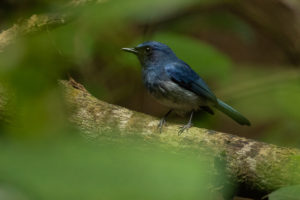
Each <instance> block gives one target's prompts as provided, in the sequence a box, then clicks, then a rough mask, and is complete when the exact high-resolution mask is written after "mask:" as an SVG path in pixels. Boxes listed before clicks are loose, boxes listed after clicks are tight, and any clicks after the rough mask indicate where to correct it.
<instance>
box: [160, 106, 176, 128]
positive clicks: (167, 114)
mask: <svg viewBox="0 0 300 200" xmlns="http://www.w3.org/2000/svg"><path fill="white" fill-rule="evenodd" d="M172 111H173V110H172V109H171V110H169V111H168V112H167V113H166V114H165V115H164V116H163V118H162V119H161V120H160V121H159V124H158V126H157V128H158V129H159V132H160V133H161V131H162V127H163V126H164V124H165V123H166V119H167V117H168V116H169V115H170V114H171V112H172Z"/></svg>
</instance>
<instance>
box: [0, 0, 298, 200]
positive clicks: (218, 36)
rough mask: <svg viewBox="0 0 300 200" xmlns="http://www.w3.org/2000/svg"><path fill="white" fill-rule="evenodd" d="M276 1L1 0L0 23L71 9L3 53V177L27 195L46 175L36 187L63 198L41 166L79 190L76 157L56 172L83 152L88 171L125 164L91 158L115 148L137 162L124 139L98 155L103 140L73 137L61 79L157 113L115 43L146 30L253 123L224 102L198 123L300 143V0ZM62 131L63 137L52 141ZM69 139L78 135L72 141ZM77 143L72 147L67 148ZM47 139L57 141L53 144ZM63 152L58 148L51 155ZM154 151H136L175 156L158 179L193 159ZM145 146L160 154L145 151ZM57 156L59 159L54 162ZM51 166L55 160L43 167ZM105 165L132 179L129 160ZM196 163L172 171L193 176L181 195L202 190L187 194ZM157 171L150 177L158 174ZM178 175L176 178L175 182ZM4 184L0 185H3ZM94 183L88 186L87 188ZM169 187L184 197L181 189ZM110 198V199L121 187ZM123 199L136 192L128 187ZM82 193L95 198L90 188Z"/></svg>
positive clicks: (129, 41)
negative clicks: (223, 108) (231, 113)
mask: <svg viewBox="0 0 300 200" xmlns="http://www.w3.org/2000/svg"><path fill="white" fill-rule="evenodd" d="M283 2H284V1H280V0H273V1H271V0H270V1H265V2H261V1H259V0H254V1H252V2H246V1H222V0H214V1H211V0H210V1H208V0H197V1H196V0H175V1H174V0H152V1H146V0H143V1H140V0H126V1H124V0H103V1H98V3H97V4H93V3H91V5H89V4H88V3H87V4H86V5H85V6H80V7H77V8H74V9H72V8H70V7H68V6H66V4H68V3H69V2H68V1H47V0H23V1H16V0H2V1H0V29H1V30H6V29H8V28H10V27H12V26H13V24H15V23H23V22H24V21H26V20H27V19H28V18H29V17H31V16H32V15H33V14H45V13H46V14H51V15H57V16H58V17H59V16H61V15H62V14H65V13H72V19H71V20H70V21H68V23H66V25H63V26H57V27H46V28H45V30H43V31H41V32H38V33H34V34H31V35H29V36H25V37H20V38H19V39H18V40H17V41H16V42H14V43H13V44H12V45H10V46H9V47H7V48H6V49H5V51H3V52H2V53H1V54H0V82H1V88H0V94H1V96H2V97H3V98H8V99H9V100H8V101H7V104H6V106H5V107H6V108H7V110H8V111H7V113H9V114H5V117H4V118H2V120H1V123H0V131H1V133H0V134H1V137H2V138H3V141H4V142H3V144H2V146H3V147H1V148H3V149H2V150H1V153H0V154H3V155H1V159H2V163H1V167H0V173H2V175H1V177H2V178H0V181H1V180H5V181H3V184H4V183H5V184H4V185H6V183H7V181H8V180H9V181H8V182H10V181H11V182H13V183H15V182H18V183H19V182H21V183H20V188H23V186H24V185H26V186H24V187H25V188H26V189H25V191H27V192H28V193H30V194H31V193H34V192H33V189H32V188H35V189H36V188H39V186H41V185H40V184H39V183H40V182H42V181H43V178H42V177H44V176H45V180H47V181H46V182H47V184H46V185H43V184H42V186H41V187H40V188H39V191H41V192H40V193H39V195H45V196H47V197H48V199H58V198H59V197H60V198H61V196H60V195H58V196H55V195H54V196H51V195H50V194H52V195H53V194H55V192H53V190H50V191H48V190H47V188H48V189H49V188H52V189H53V188H55V187H57V186H58V185H57V182H56V181H55V179H51V177H52V175H49V174H51V172H53V173H54V174H55V177H65V178H62V182H61V186H59V187H60V188H64V187H66V185H68V184H71V185H69V187H71V188H72V191H76V190H78V188H79V187H81V186H80V184H77V185H76V184H75V183H74V185H72V184H73V181H70V180H72V177H73V176H72V174H77V173H80V166H79V167H78V168H76V169H75V170H74V171H72V170H71V171H70V172H68V173H69V175H68V174H67V175H65V174H64V173H63V172H65V171H68V170H69V169H72V166H74V165H80V163H81V162H80V159H83V160H84V161H86V163H88V164H87V165H85V166H83V169H84V170H83V173H84V174H85V175H86V176H88V175H89V174H88V172H89V171H92V172H96V171H102V170H105V169H108V168H111V167H112V166H117V165H122V163H123V162H121V163H109V162H108V163H109V164H107V165H106V166H102V165H101V163H98V162H96V161H95V160H97V158H98V159H99V157H100V158H101V159H102V158H103V159H102V160H105V159H107V158H108V157H109V158H111V157H113V156H111V154H116V155H115V156H116V157H117V158H121V157H124V156H125V157H126V156H128V157H130V158H135V159H134V161H133V162H132V163H131V164H128V170H129V169H130V166H131V167H132V166H136V165H139V164H138V163H139V161H138V160H139V159H140V158H141V155H135V154H134V153H132V151H133V150H132V149H131V148H127V147H125V149H126V150H125V152H127V153H126V155H123V154H121V153H120V152H123V150H120V152H119V151H117V152H119V153H116V152H111V149H114V148H116V147H107V146H105V147H101V148H104V150H103V151H104V152H106V151H107V154H105V153H103V152H102V151H100V150H99V149H98V150H97V151H95V149H93V148H94V147H90V146H89V145H87V146H88V147H86V146H85V145H86V144H85V143H84V142H83V144H82V142H78V138H77V136H78V135H80V133H78V130H75V129H74V128H73V127H72V125H70V124H69V123H68V120H67V111H66V108H65V107H66V106H65V104H64V102H63V100H62V99H63V98H62V95H61V91H60V89H59V86H58V80H60V79H67V78H68V77H70V76H71V77H73V78H74V79H75V80H76V81H77V82H79V83H81V84H83V85H84V86H85V87H86V88H87V90H88V91H89V92H90V93H91V94H93V95H94V96H96V97H97V98H99V99H101V100H103V101H107V102H109V103H112V104H117V105H121V106H124V107H126V108H129V109H132V110H135V111H139V112H143V113H147V114H150V115H154V116H157V117H161V116H163V115H164V114H165V112H166V111H167V108H166V107H163V106H161V105H159V104H158V103H156V102H155V101H154V99H152V97H150V95H149V94H147V91H146V90H145V88H144V86H143V83H142V80H141V67H140V64H139V63H138V60H137V59H136V58H135V57H134V56H133V55H130V54H127V53H124V52H122V51H121V50H120V49H121V48H122V47H133V46H135V45H137V44H139V43H142V42H144V41H148V40H156V41H159V42H162V43H165V44H167V45H169V46H170V47H171V48H172V49H173V50H174V52H175V53H176V54H177V55H178V57H179V58H181V59H182V60H184V61H185V62H187V63H188V64H189V65H190V66H191V67H192V68H193V69H194V70H195V71H196V72H197V73H198V74H199V75H200V76H202V78H203V79H204V80H205V81H206V82H207V83H208V85H209V86H210V87H211V89H212V90H213V91H214V92H215V93H216V95H217V96H218V97H219V98H220V99H222V100H224V101H225V102H227V103H228V104H230V105H232V106H233V107H234V108H236V109H237V110H239V111H240V112H241V113H243V115H245V116H246V117H247V118H248V119H249V120H250V121H251V123H252V126H251V127H242V126H239V125H238V124H236V123H235V122H234V121H232V120H231V119H229V118H228V117H226V116H225V115H223V114H222V113H220V112H216V113H215V115H214V116H210V115H208V114H206V113H203V112H199V113H198V114H197V115H196V117H195V119H194V125H195V126H197V127H202V128H207V129H213V130H217V131H222V132H227V133H231V134H235V135H240V136H243V137H247V138H253V139H257V140H259V141H264V142H268V143H273V144H278V145H281V146H288V147H299V146H300V135H299V128H300V82H299V81H300V80H299V77H300V74H299V64H300V46H299V44H300V43H299V37H300V30H299V27H300V26H299V21H300V19H299V16H300V15H299V9H300V6H299V5H298V3H297V2H296V1H287V2H285V3H286V4H285V3H283ZM297 17H298V18H297ZM297 31H298V32H297ZM7 94H9V95H7ZM6 95H7V96H9V97H6ZM3 115H4V114H3ZM169 120H170V121H172V122H178V123H182V124H183V123H186V122H187V120H188V118H182V117H178V116H176V115H172V116H171V117H170V119H169ZM74 132H76V133H75V134H74ZM185 134H188V133H185ZM62 135H63V138H61V137H62ZM74 135H76V136H74ZM65 137H67V138H68V139H65ZM70 137H71V138H73V137H75V138H76V139H70ZM79 137H80V136H79ZM11 139H13V140H14V141H17V142H20V141H27V142H28V143H29V144H30V145H28V143H27V144H26V145H28V146H32V145H33V146H34V147H32V149H28V148H27V147H28V146H26V145H25V146H22V145H24V144H23V143H22V145H21V144H20V145H17V146H14V145H15V144H10V142H11ZM40 140H42V141H43V143H42V144H41V143H40V142H37V141H40ZM48 140H51V141H52V140H53V141H55V142H54V143H55V145H54V144H52V142H50V144H51V145H50V144H48V143H47V141H48ZM60 140H62V141H64V142H58V143H57V141H60ZM73 140H74V142H70V141H73ZM79 140H80V139H79ZM8 141H10V142H8ZM45 141H46V142H45ZM66 141H68V142H66ZM14 143H15V142H14ZM32 143H34V144H32ZM75 144H76V145H77V148H73V147H74V146H76V145H75ZM36 145H37V146H36ZM52 145H53V146H54V147H55V148H54V149H56V150H54V151H53V152H52V151H51V146H52ZM69 148H70V149H69ZM72 148H73V149H72ZM101 148H100V149H101ZM70 151H72V152H73V153H70ZM59 152H66V153H65V154H61V155H59V154H60V153H59ZM81 152H83V153H81ZM100 152H102V153H100ZM128 152H129V153H128ZM68 153H70V155H69V154H68ZM98 153H100V155H99V154H98ZM147 153H149V152H146V154H147ZM156 153H157V152H156ZM156 153H154V154H152V153H149V154H151V155H150V156H142V157H143V158H145V157H149V160H148V159H146V161H145V162H146V163H143V165H145V166H146V165H147V166H148V164H149V163H151V164H150V165H153V163H161V162H163V160H166V159H167V160H168V159H169V160H170V161H169V163H172V162H173V164H172V166H177V167H175V168H172V169H173V170H174V171H172V170H171V172H168V173H170V174H168V173H167V174H166V177H162V178H161V181H162V183H164V181H166V180H167V179H169V178H168V176H170V177H174V174H178V172H182V168H185V167H190V166H194V165H197V164H195V163H194V162H195V161H194V160H193V161H187V162H186V163H187V164H185V165H184V166H181V165H182V163H181V162H179V161H176V159H173V158H172V156H170V155H165V154H163V155H161V154H159V155H160V157H159V158H157V157H156ZM133 154H134V155H133ZM107 155H110V156H107ZM48 156H49V157H48ZM56 156H57V157H56ZM74 156H75V157H74ZM77 156H78V157H77ZM98 156H99V157H98ZM101 156H102V157H101ZM20 157H21V158H22V159H21V160H20ZM44 157H45V158H44ZM153 157H155V159H158V160H159V161H158V162H155V161H152V160H151V159H152V158H153ZM76 158H78V159H76ZM43 159H45V160H43ZM68 159H70V160H68ZM101 159H99V160H101ZM153 159H154V158H153ZM60 161H62V162H60ZM89 162H91V163H89ZM93 162H95V163H93ZM147 162H149V163H148V164H147ZM189 162H192V163H189ZM56 163H61V165H58V166H57V165H56ZM179 163H181V165H179ZM4 164H5V165H4ZM161 165H162V166H161ZM170 165H171V164H170ZM53 166H55V167H54V169H55V170H54V171H51V170H50V169H51V168H52V167H53ZM94 166H99V167H100V168H97V167H94ZM101 167H102V168H101ZM105 167H106V168H105ZM140 167H141V168H143V166H140ZM155 167H156V168H157V169H161V167H162V168H164V167H165V166H164V164H158V166H156V165H154V168H155ZM104 168H105V169H104ZM35 169H45V170H46V171H47V170H50V171H48V172H49V173H45V174H43V170H41V171H36V170H35ZM126 169H127V168H126ZM112 170H113V171H110V172H111V174H115V172H118V173H121V175H120V176H125V177H123V178H124V179H128V178H126V176H127V175H128V174H131V173H132V172H131V171H130V170H129V171H128V170H127V171H126V170H125V171H121V172H120V171H119V170H118V169H117V168H114V169H112ZM193 170H194V169H185V170H184V171H185V173H186V174H181V175H180V177H177V178H178V179H176V178H175V179H176V181H178V180H179V179H180V180H181V179H182V177H185V178H186V177H190V178H191V179H189V178H186V179H185V181H186V183H188V184H190V185H191V186H192V187H187V188H181V187H179V188H181V189H182V190H178V191H179V193H180V192H182V193H180V194H181V195H182V194H183V193H185V194H187V193H188V194H195V196H191V197H190V199H193V198H194V197H197V198H198V199H199V196H197V195H198V194H197V193H193V192H195V190H194V189H193V187H196V183H197V181H199V180H194V179H192V177H193V176H194V175H198V174H197V173H198V172H196V170H194V171H193ZM158 171H159V170H158ZM166 171H168V170H166ZM16 172H18V173H16ZM101 173H102V172H101ZM134 173H136V174H135V175H132V176H133V177H138V176H139V172H138V171H137V172H134ZM146 173H147V171H146ZM152 173H154V174H155V172H153V171H151V170H150V171H149V174H152ZM157 173H158V174H157V177H160V176H161V174H162V173H159V172H157ZM172 173H173V174H172ZM6 174H9V175H7V176H6ZM28 174H35V176H31V175H28ZM103 175H105V173H104V174H98V177H99V179H101V177H102V176H103ZM48 176H49V177H50V178H49V177H48ZM86 176H84V175H83V176H82V179H80V178H78V179H76V180H74V182H76V181H82V180H86V179H85V178H86ZM181 176H182V177H181ZM96 177H97V176H96ZM106 177H109V176H108V175H107V176H106ZM198 177H199V176H198ZM108 179H109V178H107V179H104V180H105V181H107V180H108ZM12 180H13V181H12ZM20 180H21V181H20ZM29 180H30V181H29ZM66 180H67V181H66ZM97 180H98V179H97ZM97 180H96V178H95V183H94V182H91V183H90V185H88V186H85V188H86V190H84V192H83V193H84V194H87V193H89V190H91V191H94V190H93V187H95V184H96V182H97ZM145 180H146V179H145ZM147 180H148V179H147ZM135 181H137V182H138V181H140V180H135ZM135 181H133V182H131V183H134V182H135ZM176 181H174V184H173V185H172V186H174V187H175V185H176V184H175V183H177V182H176ZM28 182H30V184H28ZM156 182H157V180H155V181H153V182H151V181H150V183H149V184H150V186H154V185H155V184H156ZM158 182H159V181H158ZM200 182H201V181H200ZM31 183H32V184H31ZM111 184H113V183H111ZM120 184H121V183H120ZM178 184H180V183H178ZM197 184H198V183H197ZM201 184H204V183H201ZM129 185H130V184H129ZM0 186H1V185H0ZM146 186H147V184H146V183H145V187H146ZM181 186H183V185H181ZM69 187H66V188H67V189H66V190H68V189H70V188H69ZM128 187H129V188H130V187H131V188H133V187H136V186H135V185H130V186H128ZM156 187H157V188H156V189H154V190H155V191H157V190H159V186H156ZM2 188H6V189H3V190H4V191H6V192H3V194H5V195H8V194H10V193H14V192H13V190H14V189H11V188H10V187H6V186H3V187H2ZM7 188H8V189H7ZM120 188H122V187H120ZM141 188H143V187H141ZM149 188H151V187H149ZM175 188H176V187H175ZM23 189H24V188H23ZM27 189H28V190H27ZM185 189H186V190H185ZM95 190H96V189H95ZM129 190H130V189H128V190H126V189H124V188H123V189H122V191H123V193H121V194H122V195H124V194H127V193H126V191H129ZM190 190H192V191H190ZM62 191H64V189H62ZM7 193H8V194H7ZM58 193H59V194H63V195H67V196H68V195H70V194H71V192H66V193H64V192H61V191H60V192H58ZM108 193H109V192H108ZM1 194H2V193H1V189H0V196H1ZM90 194H91V195H93V194H92V192H91V193H90ZM144 194H145V193H144ZM147 194H148V193H147ZM34 195H36V193H35V194H34ZM34 195H33V196H34ZM149 195H150V196H148V197H149V199H157V197H155V196H151V195H152V194H151V193H149ZM20 196H22V194H20ZM83 196H84V195H83ZM125 196H126V195H125ZM174 196H179V197H180V195H178V194H174ZM174 196H172V197H169V196H166V197H165V198H164V199H166V198H173V199H174ZM77 197H78V196H77ZM12 198H14V197H12ZM20 198H21V197H20ZM22 198H23V197H22ZM24 198H25V197H24ZM32 198H33V197H32ZM35 198H36V199H44V198H42V197H35ZM111 198H112V199H118V198H119V196H114V197H111ZM128 198H132V196H130V195H129V196H128ZM25 199H26V198H25ZM29 199H31V198H29ZM72 199H76V197H74V198H72ZM77 199H83V198H80V197H79V198H77ZM85 199H98V198H97V195H96V194H95V196H91V197H89V198H85ZM104 199H105V198H104ZM178 199H180V198H178Z"/></svg>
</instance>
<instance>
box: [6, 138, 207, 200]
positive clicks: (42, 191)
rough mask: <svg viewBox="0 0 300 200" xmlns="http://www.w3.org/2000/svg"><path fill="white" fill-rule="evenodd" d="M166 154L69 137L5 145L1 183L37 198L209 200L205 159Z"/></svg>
mask: <svg viewBox="0 0 300 200" xmlns="http://www.w3.org/2000/svg"><path fill="white" fill-rule="evenodd" d="M127 143H128V142H127ZM170 152H172V150H171V149H170V150H168V151H166V149H162V148H159V147H157V146H155V145H148V146H145V145H143V146H141V145H139V144H138V143H132V144H129V143H128V144H127V145H121V144H103V142H102V145H95V144H91V143H90V144H89V143H85V142H80V141H78V140H74V139H72V138H68V139H67V140H61V142H48V143H42V144H41V143H40V144H30V145H28V144H20V143H11V144H7V142H6V144H1V148H0V157H1V163H2V164H1V166H0V172H1V173H0V181H1V182H3V183H9V184H10V185H12V186H14V185H16V186H22V185H23V186H26V190H28V191H31V192H32V193H33V194H34V195H36V196H39V197H40V199H204V198H205V199H209V195H211V194H210V193H209V191H208V188H209V184H210V181H211V177H210V176H211V175H210V174H209V173H208V172H209V171H208V168H207V165H206V163H207V162H206V158H205V157H201V156H199V154H198V153H197V156H193V154H194V153H193V152H186V153H179V154H176V153H170ZM18 188H20V187H18ZM24 192H26V191H24ZM29 195H30V194H29Z"/></svg>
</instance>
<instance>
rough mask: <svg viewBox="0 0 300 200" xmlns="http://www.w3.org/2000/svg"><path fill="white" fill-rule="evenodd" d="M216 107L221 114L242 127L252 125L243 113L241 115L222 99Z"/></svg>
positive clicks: (218, 100)
mask: <svg viewBox="0 0 300 200" xmlns="http://www.w3.org/2000/svg"><path fill="white" fill-rule="evenodd" d="M215 107H216V108H217V109H218V110H220V111H221V112H223V113H225V114H226V115H228V116H229V117H230V118H231V119H233V120H234V121H236V122H237V123H239V124H241V125H248V126H250V125H251V123H250V121H249V120H248V119H247V118H246V117H244V116H243V115H242V114H241V113H239V112H238V111H237V110H235V109H234V108H232V107H231V106H229V105H227V104H226V103H224V102H223V101H221V100H220V99H217V104H216V105H215Z"/></svg>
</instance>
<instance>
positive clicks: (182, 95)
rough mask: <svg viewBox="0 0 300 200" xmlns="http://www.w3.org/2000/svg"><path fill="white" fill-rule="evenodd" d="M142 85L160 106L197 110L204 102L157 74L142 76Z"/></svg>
mask: <svg viewBox="0 0 300 200" xmlns="http://www.w3.org/2000/svg"><path fill="white" fill-rule="evenodd" d="M144 84H145V86H146V88H147V89H148V91H149V93H150V94H151V95H152V96H153V97H154V98H155V99H156V100H157V101H158V102H159V103H161V104H163V105H165V106H167V107H169V108H173V109H176V110H182V111H190V110H197V109H198V108H199V106H200V105H204V104H205V102H204V101H203V100H202V98H201V97H199V96H198V95H196V94H195V93H193V92H191V91H189V90H186V89H184V88H182V87H180V86H179V85H177V84H176V83H174V82H173V81H172V80H170V79H165V78H164V77H163V76H160V75H159V74H157V73H153V74H151V73H148V74H146V75H145V76H144Z"/></svg>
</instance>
